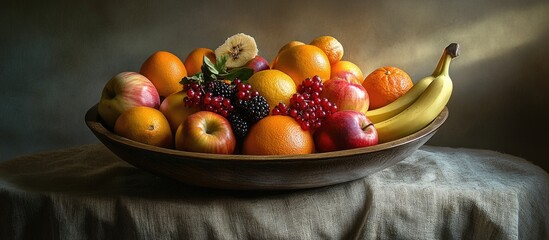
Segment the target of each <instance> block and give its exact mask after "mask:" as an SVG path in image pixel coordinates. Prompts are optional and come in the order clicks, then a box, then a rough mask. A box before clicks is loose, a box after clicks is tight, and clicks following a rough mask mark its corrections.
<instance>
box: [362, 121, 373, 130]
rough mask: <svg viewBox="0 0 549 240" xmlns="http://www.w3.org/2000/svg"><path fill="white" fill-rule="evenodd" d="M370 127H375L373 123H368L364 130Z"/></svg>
mask: <svg viewBox="0 0 549 240" xmlns="http://www.w3.org/2000/svg"><path fill="white" fill-rule="evenodd" d="M370 126H374V124H373V123H368V125H366V126H365V127H363V128H362V130H363V131H364V130H366V128H369V127H370Z"/></svg>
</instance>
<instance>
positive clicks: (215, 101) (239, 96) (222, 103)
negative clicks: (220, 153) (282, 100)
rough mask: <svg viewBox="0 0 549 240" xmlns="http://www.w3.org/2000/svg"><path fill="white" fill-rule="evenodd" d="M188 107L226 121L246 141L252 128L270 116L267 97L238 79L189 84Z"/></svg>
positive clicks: (187, 91) (187, 88) (187, 90)
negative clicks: (218, 115) (198, 109)
mask: <svg viewBox="0 0 549 240" xmlns="http://www.w3.org/2000/svg"><path fill="white" fill-rule="evenodd" d="M184 91H186V93H187V96H186V97H185V98H184V101H185V105H186V106H197V107H199V108H200V110H205V111H211V112H215V113H218V114H220V115H221V116H223V117H225V118H227V120H228V121H229V122H230V123H231V127H232V128H233V132H234V134H235V136H236V137H237V138H239V139H242V138H244V136H246V134H247V133H248V130H249V129H250V127H251V126H252V125H253V124H255V123H256V122H257V121H259V120H260V119H262V118H264V117H266V116H267V115H269V104H268V103H267V100H266V99H265V97H263V96H261V95H260V94H259V93H258V92H257V91H252V90H251V85H250V84H246V83H244V82H242V81H240V80H238V79H236V80H234V81H232V82H225V81H219V80H216V81H211V82H208V83H207V84H198V83H190V84H186V85H185V88H184Z"/></svg>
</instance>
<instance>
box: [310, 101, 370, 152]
mask: <svg viewBox="0 0 549 240" xmlns="http://www.w3.org/2000/svg"><path fill="white" fill-rule="evenodd" d="M313 137H314V140H315V148H316V151H317V152H329V151H337V150H344V149H352V148H359V147H367V146H372V145H375V144H377V143H378V134H377V130H376V129H375V127H374V124H373V123H372V122H371V121H370V120H369V119H368V118H367V117H366V116H365V115H364V114H362V113H361V112H357V111H353V110H343V111H338V112H335V113H334V114H332V115H330V116H328V117H326V119H325V120H324V121H323V122H322V126H321V127H320V128H318V129H317V130H316V131H315V133H314V135H313Z"/></svg>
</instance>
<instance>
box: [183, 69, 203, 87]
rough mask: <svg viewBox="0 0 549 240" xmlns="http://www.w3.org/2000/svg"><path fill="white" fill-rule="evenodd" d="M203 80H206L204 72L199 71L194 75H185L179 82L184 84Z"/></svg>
mask: <svg viewBox="0 0 549 240" xmlns="http://www.w3.org/2000/svg"><path fill="white" fill-rule="evenodd" d="M203 81H204V77H203V74H202V73H201V72H199V73H197V74H195V75H192V76H187V77H183V79H181V81H180V82H179V83H180V84H182V85H185V84H189V83H193V82H196V83H199V84H201V83H202V82H203Z"/></svg>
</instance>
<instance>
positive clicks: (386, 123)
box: [366, 43, 459, 143]
mask: <svg viewBox="0 0 549 240" xmlns="http://www.w3.org/2000/svg"><path fill="white" fill-rule="evenodd" d="M458 55H459V45H458V44H457V43H452V44H450V45H448V47H446V48H445V49H444V52H443V53H442V56H441V58H440V60H439V62H438V64H437V67H436V68H435V70H434V71H433V74H431V75H430V76H427V77H425V78H423V79H421V80H420V81H418V82H417V83H416V84H415V85H414V86H413V87H412V88H411V89H410V90H409V91H408V92H406V94H404V95H403V96H401V97H400V98H398V99H397V100H395V101H394V102H392V103H390V104H388V105H386V106H384V107H381V108H378V109H375V110H371V111H368V112H366V116H367V117H368V118H369V119H370V120H371V121H372V122H373V123H374V126H375V127H376V129H377V132H378V135H379V142H380V143H382V142H389V141H392V140H395V139H398V138H401V137H405V136H407V135H409V134H412V133H414V132H417V131H419V130H420V129H422V128H424V127H425V126H427V125H428V124H429V123H430V122H432V121H433V120H434V119H435V118H436V117H437V116H438V115H439V114H440V112H441V111H442V110H443V109H444V107H445V106H446V104H447V103H448V101H449V100H450V96H451V95H452V88H453V86H452V79H450V75H449V70H450V62H451V61H452V59H453V58H455V57H457V56H458Z"/></svg>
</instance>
